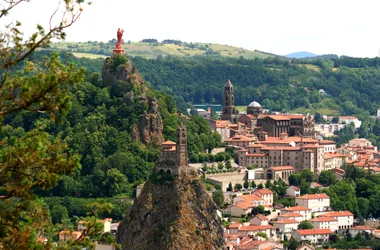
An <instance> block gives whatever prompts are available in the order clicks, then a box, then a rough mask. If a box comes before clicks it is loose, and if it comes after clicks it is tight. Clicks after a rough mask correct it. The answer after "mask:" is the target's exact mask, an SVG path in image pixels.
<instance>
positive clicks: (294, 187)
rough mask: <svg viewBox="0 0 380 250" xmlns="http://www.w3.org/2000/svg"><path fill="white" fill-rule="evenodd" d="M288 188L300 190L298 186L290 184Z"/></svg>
mask: <svg viewBox="0 0 380 250" xmlns="http://www.w3.org/2000/svg"><path fill="white" fill-rule="evenodd" d="M289 188H291V189H294V190H296V191H300V189H299V187H296V186H290V187H289Z"/></svg>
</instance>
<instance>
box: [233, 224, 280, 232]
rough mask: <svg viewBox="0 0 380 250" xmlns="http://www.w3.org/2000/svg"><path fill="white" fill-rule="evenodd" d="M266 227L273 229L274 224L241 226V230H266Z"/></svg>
mask: <svg viewBox="0 0 380 250" xmlns="http://www.w3.org/2000/svg"><path fill="white" fill-rule="evenodd" d="M266 229H273V226H271V225H261V226H254V225H249V226H241V227H240V228H239V231H258V230H266Z"/></svg>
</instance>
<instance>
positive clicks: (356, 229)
mask: <svg viewBox="0 0 380 250" xmlns="http://www.w3.org/2000/svg"><path fill="white" fill-rule="evenodd" d="M348 230H349V231H350V234H351V235H352V237H355V236H356V235H357V234H358V233H361V234H365V233H368V234H374V233H375V229H373V228H371V227H368V226H356V227H351V228H350V229H348Z"/></svg>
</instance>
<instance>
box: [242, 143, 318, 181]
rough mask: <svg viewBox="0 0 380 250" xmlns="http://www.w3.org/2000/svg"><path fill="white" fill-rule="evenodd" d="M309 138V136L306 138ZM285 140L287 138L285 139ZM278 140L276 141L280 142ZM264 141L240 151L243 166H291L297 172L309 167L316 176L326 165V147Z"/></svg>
mask: <svg viewBox="0 0 380 250" xmlns="http://www.w3.org/2000/svg"><path fill="white" fill-rule="evenodd" d="M306 139H307V138H306ZM283 140H285V138H284V139H283ZM279 141H281V139H280V140H277V141H276V143H279ZM264 143H265V142H264V141H260V142H259V143H258V144H252V145H249V146H247V147H246V148H244V149H240V150H239V151H238V162H239V165H241V166H252V165H254V166H256V167H259V168H269V167H273V166H291V167H294V169H295V172H301V171H302V170H304V169H309V170H310V171H312V172H314V174H315V175H316V176H318V175H319V173H320V172H321V171H323V170H325V167H324V148H323V146H319V145H318V144H306V145H302V146H301V145H299V146H296V142H294V141H291V142H289V141H288V140H286V143H287V145H284V146H267V145H265V144H264Z"/></svg>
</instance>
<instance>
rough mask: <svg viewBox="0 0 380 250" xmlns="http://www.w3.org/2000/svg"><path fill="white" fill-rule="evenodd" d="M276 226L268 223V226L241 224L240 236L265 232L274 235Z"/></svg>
mask: <svg viewBox="0 0 380 250" xmlns="http://www.w3.org/2000/svg"><path fill="white" fill-rule="evenodd" d="M273 229H274V227H272V226H271V225H266V226H254V225H249V226H241V227H239V229H238V235H240V236H247V235H256V234H257V233H260V232H263V233H266V235H268V237H271V236H272V230H273Z"/></svg>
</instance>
